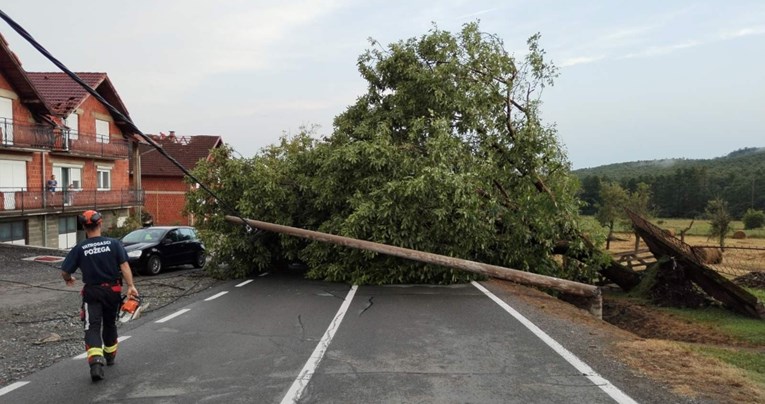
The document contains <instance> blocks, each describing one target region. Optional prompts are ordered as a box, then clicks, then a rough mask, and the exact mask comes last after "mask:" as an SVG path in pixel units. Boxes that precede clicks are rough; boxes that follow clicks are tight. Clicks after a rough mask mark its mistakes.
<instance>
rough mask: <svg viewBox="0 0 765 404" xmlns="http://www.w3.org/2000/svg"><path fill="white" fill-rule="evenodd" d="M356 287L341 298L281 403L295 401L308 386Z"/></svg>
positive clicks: (289, 403) (286, 403)
mask: <svg viewBox="0 0 765 404" xmlns="http://www.w3.org/2000/svg"><path fill="white" fill-rule="evenodd" d="M358 288H359V287H358V285H353V286H352V287H351V290H350V291H348V295H346V296H345V300H343V304H341V305H340V309H339V310H338V311H337V314H335V318H333V319H332V322H331V323H329V328H327V331H325V332H324V336H323V337H321V341H319V345H316V348H315V349H314V350H313V353H312V354H311V357H310V358H308V362H306V363H305V366H303V369H302V370H301V371H300V373H298V377H297V379H295V381H294V382H292V386H290V389H289V390H288V391H287V394H286V395H285V396H284V398H283V399H282V404H291V403H297V401H298V400H299V399H300V396H301V395H303V390H305V388H306V386H308V382H310V381H311V377H312V376H313V373H314V372H315V371H316V368H317V367H318V366H319V362H321V360H322V358H323V357H324V353H325V352H327V348H328V347H329V343H330V342H332V338H333V337H334V336H335V331H337V329H338V328H339V327H340V322H342V321H343V317H345V313H346V312H347V311H348V307H349V306H350V305H351V301H352V300H353V296H354V295H355V294H356V290H357V289H358Z"/></svg>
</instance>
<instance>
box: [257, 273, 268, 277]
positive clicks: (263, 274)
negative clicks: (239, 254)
mask: <svg viewBox="0 0 765 404" xmlns="http://www.w3.org/2000/svg"><path fill="white" fill-rule="evenodd" d="M268 274H270V272H263V273H262V274H260V275H258V276H259V277H260V276H266V275H268Z"/></svg>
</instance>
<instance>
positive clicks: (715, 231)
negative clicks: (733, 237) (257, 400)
mask: <svg viewBox="0 0 765 404" xmlns="http://www.w3.org/2000/svg"><path fill="white" fill-rule="evenodd" d="M705 216H706V218H707V219H709V222H710V229H709V238H716V239H717V241H718V242H719V243H720V247H725V236H726V235H727V234H728V233H730V231H731V227H730V222H731V221H733V218H732V217H731V215H730V213H728V203H727V202H725V201H724V200H723V199H722V198H715V199H712V200H711V201H709V203H708V204H707V208H706V210H705Z"/></svg>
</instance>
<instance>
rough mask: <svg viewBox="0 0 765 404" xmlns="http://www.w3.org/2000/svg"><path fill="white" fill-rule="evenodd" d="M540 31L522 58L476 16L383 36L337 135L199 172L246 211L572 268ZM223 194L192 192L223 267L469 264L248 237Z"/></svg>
mask: <svg viewBox="0 0 765 404" xmlns="http://www.w3.org/2000/svg"><path fill="white" fill-rule="evenodd" d="M538 42H539V35H535V36H532V37H531V38H530V39H529V41H528V45H529V53H528V54H527V55H526V56H525V58H523V59H517V58H515V57H513V56H511V55H510V54H508V53H507V52H506V51H505V49H504V47H503V44H502V41H501V40H500V39H499V38H496V37H494V36H492V35H487V34H485V33H482V32H480V31H479V28H478V25H477V24H475V23H472V24H467V25H465V26H464V28H463V30H462V31H461V32H460V33H458V34H456V35H454V34H451V33H449V32H446V31H442V30H439V29H437V28H433V29H432V30H431V31H430V32H428V34H426V35H424V36H422V37H421V38H412V39H409V40H406V41H401V42H397V43H393V44H390V45H388V46H387V47H382V46H380V44H378V43H377V42H374V41H373V42H372V49H370V50H368V51H367V52H365V53H364V54H362V55H361V56H360V57H359V63H358V66H359V71H360V73H361V75H362V77H363V78H364V79H365V80H366V81H367V83H368V87H367V92H366V93H365V94H363V95H362V96H360V97H359V98H358V100H357V102H356V103H355V104H353V105H351V106H350V107H348V109H347V110H346V111H345V112H343V113H342V114H340V115H339V116H337V117H336V118H335V121H334V127H335V128H334V132H333V133H332V135H331V136H329V137H325V138H322V139H321V140H314V137H313V136H311V133H310V131H308V132H306V133H302V134H300V135H298V136H296V137H293V138H283V139H282V140H281V143H280V144H279V145H275V146H272V147H269V148H266V149H265V150H264V151H263V152H262V153H260V154H259V155H257V156H255V157H253V158H251V159H231V156H230V151H229V150H226V149H223V150H221V151H219V152H218V154H217V155H216V156H215V158H214V159H212V160H211V161H210V162H207V163H204V164H201V165H198V166H197V169H196V174H197V175H199V176H200V177H201V178H203V180H206V181H208V183H215V184H217V189H218V190H219V191H220V192H221V194H222V195H223V197H224V198H226V200H231V201H236V204H237V206H236V207H237V209H239V211H240V212H241V214H242V216H244V217H249V218H254V219H257V220H263V221H269V222H276V223H280V224H285V225H290V226H296V227H301V228H306V229H312V230H318V231H322V232H327V233H332V234H339V235H343V236H348V237H354V238H359V239H364V240H372V241H376V242H381V243H386V244H391V245H396V246H401V247H407V248H413V249H417V250H422V251H428V252H434V253H438V254H444V255H449V256H455V257H460V258H466V259H472V260H477V261H481V262H486V263H491V264H497V265H504V266H510V267H514V268H518V269H523V270H529V271H534V272H539V273H545V274H554V275H558V276H564V277H566V276H568V277H573V276H574V275H572V274H571V273H565V272H564V270H562V269H561V268H560V266H558V265H557V264H555V262H554V260H553V259H552V257H551V250H552V247H553V245H554V244H555V242H556V241H558V240H563V239H565V240H579V239H578V238H577V235H578V234H579V225H578V223H579V221H578V217H577V214H578V209H579V202H578V199H577V198H576V189H577V182H576V180H575V179H574V178H573V177H571V176H570V175H569V168H570V165H569V163H568V161H567V159H566V157H565V154H564V152H563V150H562V148H561V147H560V145H559V144H558V141H557V138H556V134H555V130H554V128H553V127H552V126H549V125H544V124H543V123H542V122H541V119H540V118H539V107H540V105H541V103H540V101H539V95H540V93H541V90H542V89H543V88H544V87H545V86H547V85H551V84H552V80H553V78H554V77H555V74H556V73H555V69H554V67H553V66H552V65H550V64H548V63H547V62H546V61H545V59H544V51H543V50H542V49H541V48H540V47H539V44H538ZM227 153H228V154H227ZM215 208H216V206H215V203H214V201H211V200H209V199H207V198H206V197H205V196H204V195H202V194H201V193H200V192H193V193H191V194H190V196H189V200H188V209H189V211H190V212H193V213H194V214H196V215H198V216H201V217H207V220H206V221H205V223H204V224H203V225H202V227H203V228H205V229H207V230H209V231H211V232H212V231H214V232H215V233H214V234H223V235H224V236H223V237H219V238H217V239H215V240H212V241H210V244H211V247H212V249H213V250H214V251H215V253H214V255H213V256H214V257H217V258H218V259H221V258H224V257H225V260H227V261H229V262H230V263H229V265H228V267H227V268H228V269H227V270H226V271H227V273H228V274H234V275H240V274H243V273H246V271H247V270H248V269H250V268H252V267H253V266H254V267H255V268H256V269H261V270H263V269H266V268H268V267H269V266H271V265H274V264H276V263H279V262H284V261H292V260H301V261H303V262H305V263H307V264H308V266H309V268H310V271H309V273H308V275H309V276H310V277H313V278H317V279H327V280H333V281H342V282H354V283H361V284H370V283H371V284H381V283H425V282H427V283H452V282H458V281H465V280H468V279H473V278H475V275H473V274H469V273H465V272H462V271H458V270H452V269H447V268H442V267H437V266H431V265H425V264H421V263H418V262H415V261H408V260H403V259H399V258H394V257H389V256H384V255H379V254H375V253H371V252H367V251H361V250H354V249H349V248H344V247H339V246H335V245H331V244H326V243H321V242H311V241H304V240H301V239H297V238H293V237H288V236H281V235H276V234H263V235H258V236H255V237H253V236H246V237H242V231H241V229H240V228H234V227H233V226H230V225H229V226H226V224H225V223H223V222H222V220H221V219H220V216H219V215H216V213H217V210H216V209H215ZM207 234H213V233H207ZM253 240H255V241H256V242H255V243H253ZM575 245H576V243H575ZM579 247H582V246H581V243H580V244H579ZM231 261H233V262H231Z"/></svg>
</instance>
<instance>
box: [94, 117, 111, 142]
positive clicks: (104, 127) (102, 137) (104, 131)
mask: <svg viewBox="0 0 765 404" xmlns="http://www.w3.org/2000/svg"><path fill="white" fill-rule="evenodd" d="M96 142H98V143H109V122H107V121H102V120H100V119H96Z"/></svg>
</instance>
